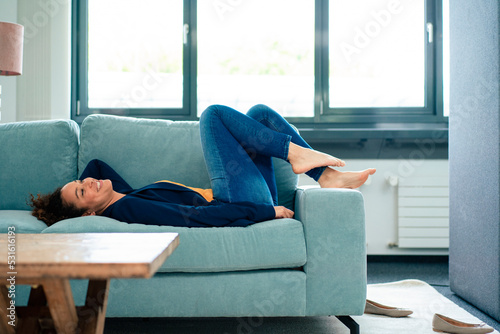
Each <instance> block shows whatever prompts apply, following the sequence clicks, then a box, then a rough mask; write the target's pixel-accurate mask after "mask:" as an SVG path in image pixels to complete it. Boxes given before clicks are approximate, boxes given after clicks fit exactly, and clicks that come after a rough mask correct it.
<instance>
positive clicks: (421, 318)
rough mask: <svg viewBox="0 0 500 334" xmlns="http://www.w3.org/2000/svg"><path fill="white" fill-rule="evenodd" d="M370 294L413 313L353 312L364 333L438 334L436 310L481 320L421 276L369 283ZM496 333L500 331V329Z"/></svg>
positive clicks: (465, 319) (472, 321)
mask: <svg viewBox="0 0 500 334" xmlns="http://www.w3.org/2000/svg"><path fill="white" fill-rule="evenodd" d="M367 298H368V299H370V300H373V301H376V302H378V303H381V304H384V305H389V306H395V307H401V308H408V309H410V310H412V311H413V314H412V315H410V316H409V317H406V318H390V317H386V316H379V315H371V314H364V315H363V316H354V317H353V319H354V320H355V321H356V322H357V323H358V324H359V326H360V329H361V333H362V334H431V333H433V334H436V333H435V332H434V331H433V330H432V317H433V315H434V313H440V314H443V315H445V316H448V317H450V318H453V319H456V320H459V321H463V322H469V323H480V322H481V320H479V319H477V318H476V317H474V316H473V315H471V314H470V313H468V312H467V311H465V310H464V309H462V308H461V307H459V306H458V305H456V304H455V303H453V302H452V301H450V300H449V299H448V298H446V297H444V296H443V295H441V294H440V293H439V292H438V291H437V290H436V289H434V288H433V287H432V286H430V285H429V284H427V283H425V282H422V281H419V280H404V281H399V282H393V283H383V284H370V285H368V297H367ZM493 333H497V334H498V331H494V332H493Z"/></svg>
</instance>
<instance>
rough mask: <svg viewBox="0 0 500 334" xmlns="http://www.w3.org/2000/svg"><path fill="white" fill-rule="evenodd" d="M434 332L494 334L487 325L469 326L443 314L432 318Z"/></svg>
mask: <svg viewBox="0 0 500 334" xmlns="http://www.w3.org/2000/svg"><path fill="white" fill-rule="evenodd" d="M432 330H433V331H434V332H439V333H453V334H484V333H491V332H493V328H491V327H488V326H486V324H485V323H480V324H468V323H466V322H461V321H458V320H455V319H452V318H448V317H445V316H444V315H441V314H438V313H436V314H434V317H433V318H432Z"/></svg>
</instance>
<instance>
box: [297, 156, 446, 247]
mask: <svg viewBox="0 0 500 334" xmlns="http://www.w3.org/2000/svg"><path fill="white" fill-rule="evenodd" d="M369 167H374V168H377V172H376V173H375V174H374V175H373V176H371V177H370V179H369V181H368V182H367V184H366V185H363V186H362V187H361V188H359V190H360V191H361V193H362V194H363V197H364V200H365V212H366V239H367V240H366V241H367V252H368V254H369V255H447V254H448V249H423V248H420V249H409V248H398V247H390V246H389V245H390V244H397V241H398V209H397V203H398V199H397V188H396V187H393V186H391V185H390V184H389V182H388V181H387V177H388V176H391V175H394V176H398V177H400V178H405V177H413V176H440V177H443V178H446V179H447V178H448V160H425V159H414V160H409V159H408V160H407V159H383V160H346V167H343V168H341V169H339V170H352V171H356V170H363V169H366V168H369ZM299 185H316V183H315V182H314V181H313V180H312V179H310V178H309V177H307V176H305V175H301V177H300V180H299Z"/></svg>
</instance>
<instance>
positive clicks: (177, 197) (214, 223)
mask: <svg viewBox="0 0 500 334" xmlns="http://www.w3.org/2000/svg"><path fill="white" fill-rule="evenodd" d="M87 177H92V178H95V179H109V180H111V182H112V185H113V190H115V191H117V192H119V193H122V194H125V195H126V196H124V197H123V198H121V199H119V200H118V201H116V202H115V203H113V204H112V205H110V206H109V207H108V208H106V210H104V212H103V213H102V214H101V215H102V216H106V217H110V218H114V219H117V220H119V221H122V222H127V223H140V224H148V225H170V226H184V227H222V226H248V225H250V224H254V223H256V222H260V221H264V220H270V219H273V218H275V210H274V207H273V206H272V205H270V204H269V205H267V204H255V203H251V202H241V203H224V202H220V201H217V200H213V201H211V202H208V201H207V200H206V199H205V198H203V196H201V195H200V194H199V193H197V192H196V191H193V190H191V189H189V188H186V187H183V186H180V185H176V184H173V183H168V182H159V183H153V184H150V185H148V186H145V187H143V188H140V189H136V190H134V189H132V187H131V186H130V185H129V184H128V183H127V182H126V181H125V180H124V179H123V178H122V177H121V176H120V175H118V173H116V172H115V171H114V170H113V169H112V168H111V167H110V166H109V165H107V164H106V163H105V162H103V161H100V160H97V159H96V160H92V161H90V162H89V164H88V165H87V167H86V168H85V170H84V171H83V173H82V175H81V176H80V180H83V179H85V178H87Z"/></svg>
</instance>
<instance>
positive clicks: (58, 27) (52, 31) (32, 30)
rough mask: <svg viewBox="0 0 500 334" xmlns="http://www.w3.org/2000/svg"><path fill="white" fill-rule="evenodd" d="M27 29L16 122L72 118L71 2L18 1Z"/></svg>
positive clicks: (21, 18)
mask: <svg viewBox="0 0 500 334" xmlns="http://www.w3.org/2000/svg"><path fill="white" fill-rule="evenodd" d="M17 3H18V7H17V9H18V23H19V24H22V25H23V26H24V29H25V30H24V71H23V75H22V76H21V77H19V79H18V86H17V88H18V89H17V120H18V121H31V120H42V119H57V118H65V119H68V118H70V96H71V95H70V94H71V93H70V92H71V90H70V87H71V86H70V85H71V81H70V77H71V76H70V73H71V70H70V69H71V52H70V50H71V39H70V36H71V24H70V22H71V2H70V1H69V0H46V1H33V0H17Z"/></svg>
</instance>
